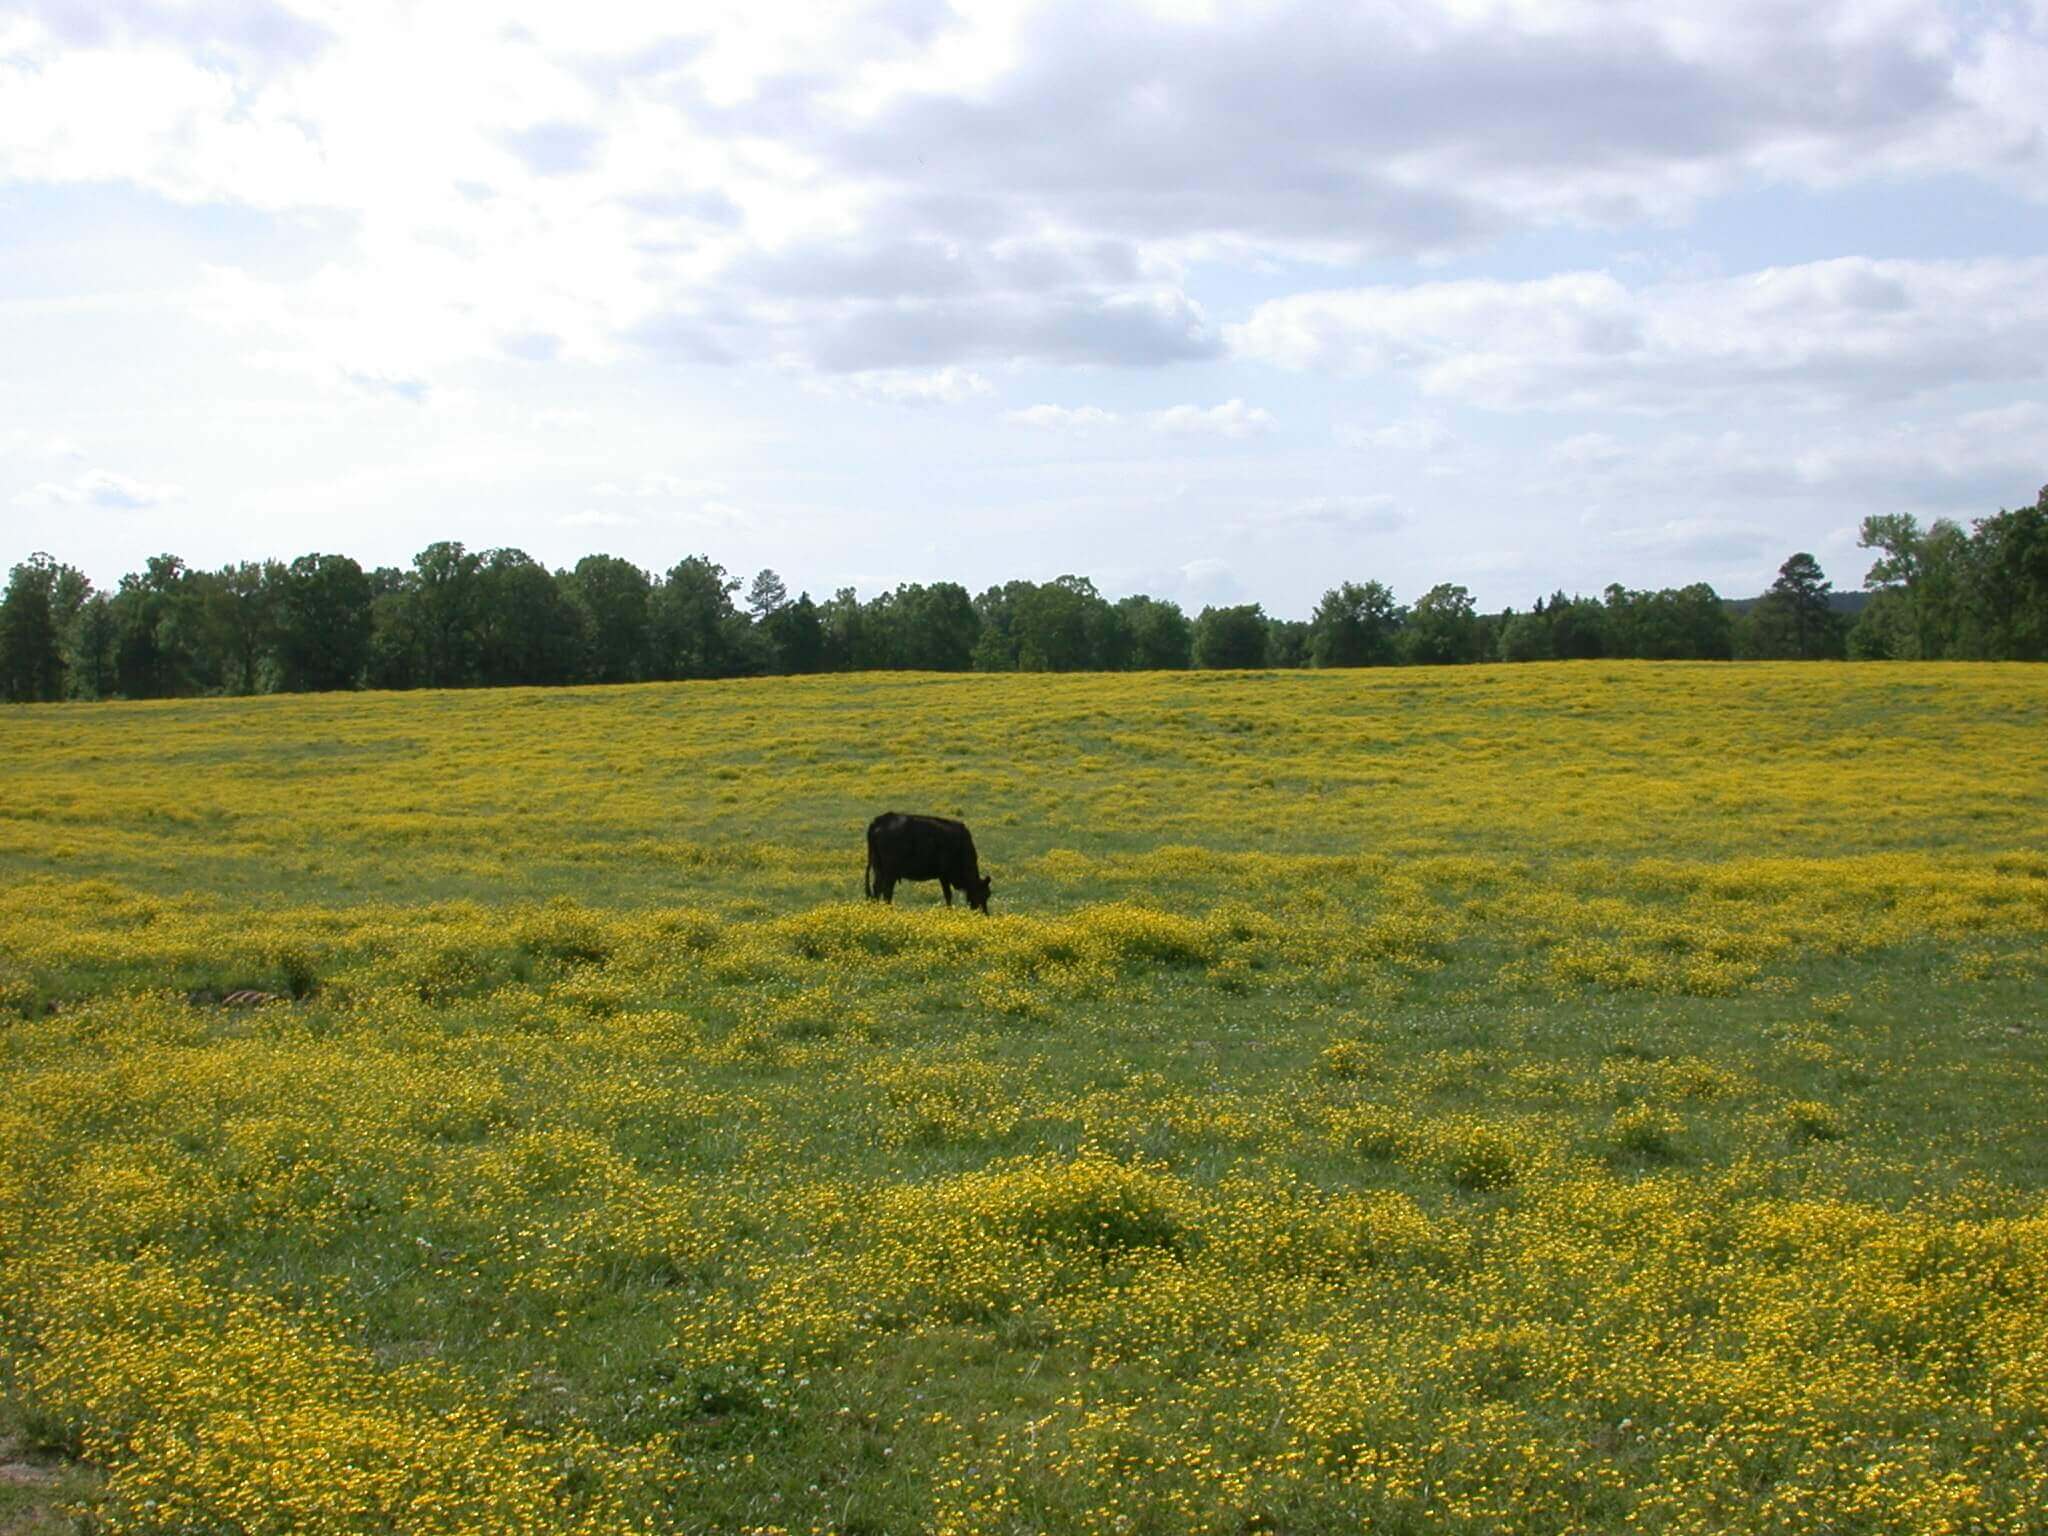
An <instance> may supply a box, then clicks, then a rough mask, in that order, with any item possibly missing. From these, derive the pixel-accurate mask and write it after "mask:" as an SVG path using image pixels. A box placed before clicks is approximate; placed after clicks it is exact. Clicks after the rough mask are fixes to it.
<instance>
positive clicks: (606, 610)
mask: <svg viewBox="0 0 2048 1536" xmlns="http://www.w3.org/2000/svg"><path fill="white" fill-rule="evenodd" d="M562 595H563V597H564V598H565V599H566V600H567V602H568V603H569V605H570V606H571V607H572V608H573V609H574V610H575V612H576V613H577V615H578V616H579V619H580V623H579V625H578V627H579V629H580V631H581V640H582V646H583V660H582V664H581V667H580V675H581V676H583V677H585V678H587V679H589V680H590V681H591V682H594V683H637V682H639V681H640V680H641V679H643V678H645V677H646V676H647V675H648V671H649V668H648V646H649V636H650V634H651V629H650V618H649V611H650V605H651V603H652V600H653V595H654V583H653V582H652V581H650V580H649V579H648V576H647V573H646V572H645V571H643V570H641V569H640V567H639V566H637V565H635V564H634V563H633V562H632V561H630V560H621V559H620V558H619V557H618V556H616V555H585V556H584V557H583V558H582V559H581V560H578V561H577V562H576V569H575V570H573V571H571V572H569V574H568V575H567V576H565V577H563V578H562Z"/></svg>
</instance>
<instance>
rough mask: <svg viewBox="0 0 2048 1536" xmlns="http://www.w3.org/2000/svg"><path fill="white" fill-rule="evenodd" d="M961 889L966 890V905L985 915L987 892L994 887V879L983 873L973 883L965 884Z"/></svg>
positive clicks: (986, 913) (986, 914) (986, 912)
mask: <svg viewBox="0 0 2048 1536" xmlns="http://www.w3.org/2000/svg"><path fill="white" fill-rule="evenodd" d="M963 889H964V890H965V891H966V892H967V905H968V906H970V907H972V908H974V910H975V911H977V912H979V913H980V914H981V915H982V916H983V917H987V916H988V893H989V892H990V891H991V890H993V889H995V881H993V880H991V879H989V877H988V876H987V875H983V876H981V877H980V878H979V879H978V880H976V881H975V883H974V884H972V885H969V886H965V887H963Z"/></svg>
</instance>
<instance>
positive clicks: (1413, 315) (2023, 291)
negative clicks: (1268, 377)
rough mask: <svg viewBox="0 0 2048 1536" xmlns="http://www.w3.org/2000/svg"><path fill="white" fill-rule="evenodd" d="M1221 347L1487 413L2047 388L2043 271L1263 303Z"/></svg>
mask: <svg viewBox="0 0 2048 1536" xmlns="http://www.w3.org/2000/svg"><path fill="white" fill-rule="evenodd" d="M1227 335H1228V337H1229V340H1230V344H1231V345H1232V347H1233V348H1234V349H1235V350H1236V351H1237V352H1239V353H1240V354H1241V355H1243V356H1246V357H1252V358H1258V359H1260V360H1262V361H1266V362H1270V363H1274V364H1277V365H1279V366H1281V367H1286V368H1295V369H1326V370H1330V371H1333V372H1340V373H1396V374H1410V375H1413V376H1414V377H1415V378H1416V379H1417V380H1418V382H1419V383H1420V384H1421V386H1422V388H1423V390H1424V391H1425V392H1426V393H1428V394H1431V395H1436V396H1440V397H1444V398H1451V399H1457V400H1462V401H1466V402H1469V403H1472V404H1475V405H1483V406H1489V407H1493V408H1495V409H1502V410H1526V409H1560V408H1576V409H1585V408H1604V409H1618V410H1641V411H1675V410H1686V409H1701V408H1714V409H1731V408H1748V407H1757V406H1761V407H1765V408H1768V409H1783V408H1785V407H1788V406H1790V407H1794V408H1819V407H1832V406H1839V405H1841V404H1843V403H1846V402H1851V401H1881V400H1887V399H1899V398H1903V397H1908V396H1913V395H1918V394H1925V393H1929V392H1933V391H1938V390H1941V389H1944V388H1947V387H1949V386H1952V385H1955V384H1959V383H1979V384H1983V383H2008V384H2009V383H2013V382H2017V381H2038V380H2041V379H2043V378H2044V377H2048V258H2027V259H2016V260H1983V261H1875V260H1871V259H1869V258H1866V257H1844V258H1841V259H1839V260H1834V261H1822V262H1812V263H1808V264H1805V265H1801V266H1791V267H1774V268H1769V269H1766V270H1764V271H1760V272H1752V273H1745V274H1743V275H1741V276H1738V277H1729V278H1716V279H1711V280H1701V281H1690V282H1674V283H1660V284H1651V285H1648V286H1645V287H1641V288H1635V289H1631V288H1629V287H1627V286H1625V285H1624V284H1623V283H1621V282H1620V281H1619V280H1618V279H1616V278H1614V277H1613V276H1611V275H1610V274H1608V273H1605V272H1574V273H1568V274H1565V275H1562V276H1558V277H1550V278H1541V279H1535V280H1531V281H1527V282H1488V281H1477V280H1473V281H1461V282H1448V283H1423V284H1419V285H1416V286H1414V287H1410V288H1359V289H1350V290H1343V291H1331V292H1321V293H1307V294H1297V295H1295V296H1293V297H1291V298H1285V299H1275V300H1272V301H1270V302H1268V303H1265V304H1262V305H1260V306H1259V307H1258V308H1257V309H1256V310H1255V311H1254V312H1253V313H1252V316H1251V318H1250V319H1249V320H1247V321H1246V322H1245V323H1244V324H1242V325H1238V326H1232V327H1230V328H1228V331H1227Z"/></svg>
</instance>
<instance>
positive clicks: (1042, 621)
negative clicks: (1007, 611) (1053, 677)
mask: <svg viewBox="0 0 2048 1536" xmlns="http://www.w3.org/2000/svg"><path fill="white" fill-rule="evenodd" d="M1015 585H1018V586H1020V587H1022V588H1023V590H1022V591H1021V592H1019V593H1018V594H1017V596H1016V597H1015V598H1014V599H1013V601H1012V617H1011V631H1012V633H1013V635H1014V636H1015V639H1016V642H1017V669H1018V670H1019V671H1021V672H1083V671H1087V670H1088V669H1090V668H1092V667H1094V666H1096V665H1097V664H1098V662H1097V657H1096V641H1097V638H1098V637H1099V636H1100V634H1101V632H1102V629H1103V627H1104V620H1103V610H1104V609H1106V608H1107V607H1108V604H1106V603H1105V602H1104V601H1103V599H1102V595H1101V594H1100V593H1099V592H1097V591H1096V590H1095V583H1094V582H1092V581H1090V580H1089V579H1088V578H1087V577H1085V576H1056V577H1054V578H1053V579H1052V580H1051V581H1048V582H1046V583H1044V584H1043V585H1039V586H1034V585H1032V584H1031V583H1029V582H1020V583H1016V584H1015Z"/></svg>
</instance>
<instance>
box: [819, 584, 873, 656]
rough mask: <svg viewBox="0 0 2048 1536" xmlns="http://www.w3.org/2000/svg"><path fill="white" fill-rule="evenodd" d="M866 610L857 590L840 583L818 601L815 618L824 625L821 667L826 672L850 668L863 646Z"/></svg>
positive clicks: (864, 642)
mask: <svg viewBox="0 0 2048 1536" xmlns="http://www.w3.org/2000/svg"><path fill="white" fill-rule="evenodd" d="M866 617H867V614H866V610H865V609H864V608H863V607H862V605H861V600H860V594H859V593H858V592H856V591H855V590H854V589H853V588H852V587H841V588H840V589H839V590H838V591H836V592H834V593H833V594H832V595H831V596H830V597H829V598H827V599H826V600H825V601H824V602H822V603H820V604H819V605H818V622H819V623H820V624H821V625H822V626H823V627H824V663H823V664H824V668H825V670H826V671H828V672H851V671H852V670H853V669H854V667H855V666H857V665H858V664H859V663H858V658H859V656H860V655H861V653H862V652H863V651H864V650H865V649H866V637H865V634H864V633H863V632H864V630H865V628H866Z"/></svg>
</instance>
